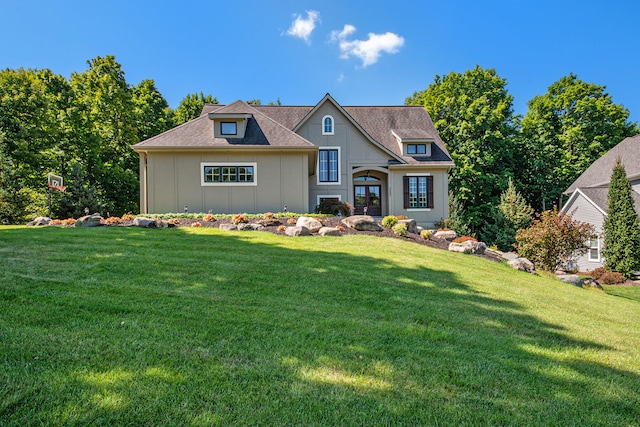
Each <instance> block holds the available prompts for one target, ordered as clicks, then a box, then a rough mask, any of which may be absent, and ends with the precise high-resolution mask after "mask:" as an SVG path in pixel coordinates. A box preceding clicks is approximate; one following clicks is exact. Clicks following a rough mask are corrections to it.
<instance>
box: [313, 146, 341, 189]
mask: <svg viewBox="0 0 640 427" xmlns="http://www.w3.org/2000/svg"><path fill="white" fill-rule="evenodd" d="M318 182H319V183H333V184H335V183H337V184H339V183H340V149H339V148H337V147H336V148H321V149H320V150H319V153H318Z"/></svg>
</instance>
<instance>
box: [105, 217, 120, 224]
mask: <svg viewBox="0 0 640 427" xmlns="http://www.w3.org/2000/svg"><path fill="white" fill-rule="evenodd" d="M104 223H105V224H107V225H118V224H122V220H121V219H120V218H118V217H117V216H110V217H109V218H107V219H105V220H104Z"/></svg>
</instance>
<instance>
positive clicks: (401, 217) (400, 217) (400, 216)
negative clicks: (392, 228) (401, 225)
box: [396, 215, 409, 221]
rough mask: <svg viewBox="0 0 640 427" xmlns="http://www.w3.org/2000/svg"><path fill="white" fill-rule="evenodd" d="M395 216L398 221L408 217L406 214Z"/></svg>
mask: <svg viewBox="0 0 640 427" xmlns="http://www.w3.org/2000/svg"><path fill="white" fill-rule="evenodd" d="M396 218H398V221H400V220H401V219H403V220H404V219H409V217H408V216H404V215H396Z"/></svg>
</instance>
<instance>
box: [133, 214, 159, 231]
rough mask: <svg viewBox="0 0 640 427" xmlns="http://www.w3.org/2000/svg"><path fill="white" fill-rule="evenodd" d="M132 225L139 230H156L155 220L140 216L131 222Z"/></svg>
mask: <svg viewBox="0 0 640 427" xmlns="http://www.w3.org/2000/svg"><path fill="white" fill-rule="evenodd" d="M133 225H134V226H136V227H141V228H156V220H155V219H151V218H145V217H143V216H140V217H138V218H135V219H134V220H133Z"/></svg>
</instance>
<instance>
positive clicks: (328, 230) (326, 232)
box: [318, 227, 342, 236]
mask: <svg viewBox="0 0 640 427" xmlns="http://www.w3.org/2000/svg"><path fill="white" fill-rule="evenodd" d="M318 234H319V235H321V236H341V235H342V232H341V231H340V230H338V229H337V228H335V227H322V228H321V229H320V230H318Z"/></svg>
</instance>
